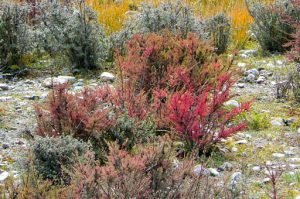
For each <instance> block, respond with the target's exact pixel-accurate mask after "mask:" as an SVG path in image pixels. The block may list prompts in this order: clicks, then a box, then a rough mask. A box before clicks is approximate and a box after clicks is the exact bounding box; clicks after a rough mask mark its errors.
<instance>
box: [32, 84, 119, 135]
mask: <svg viewBox="0 0 300 199" xmlns="http://www.w3.org/2000/svg"><path fill="white" fill-rule="evenodd" d="M111 93H112V91H111V89H110V88H109V87H101V88H98V89H95V90H92V89H85V90H84V91H82V92H80V93H77V94H72V93H70V92H69V91H68V88H67V85H59V86H57V87H56V88H55V89H54V90H53V93H52V94H50V95H49V99H48V102H47V103H46V104H45V105H44V106H36V115H37V123H38V126H37V134H38V135H40V136H46V135H47V136H60V135H72V136H74V137H76V138H81V139H84V140H86V138H88V137H97V136H98V135H99V133H101V132H103V131H105V130H106V129H108V128H110V127H111V126H112V125H114V123H115V118H114V117H113V115H110V112H111V110H112V107H113V106H112V102H113V101H112V99H111Z"/></svg>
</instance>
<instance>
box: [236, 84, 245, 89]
mask: <svg viewBox="0 0 300 199" xmlns="http://www.w3.org/2000/svg"><path fill="white" fill-rule="evenodd" d="M237 87H238V88H245V84H243V83H239V84H237Z"/></svg>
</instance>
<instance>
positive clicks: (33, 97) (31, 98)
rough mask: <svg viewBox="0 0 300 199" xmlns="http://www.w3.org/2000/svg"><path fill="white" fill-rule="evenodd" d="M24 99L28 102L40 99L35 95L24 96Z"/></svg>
mask: <svg viewBox="0 0 300 199" xmlns="http://www.w3.org/2000/svg"><path fill="white" fill-rule="evenodd" d="M24 99H28V100H38V99H40V97H39V96H37V95H26V96H24Z"/></svg>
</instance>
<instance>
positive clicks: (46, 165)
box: [32, 136, 90, 183]
mask: <svg viewBox="0 0 300 199" xmlns="http://www.w3.org/2000/svg"><path fill="white" fill-rule="evenodd" d="M89 148H90V146H89V144H87V143H84V142H81V141H78V140H77V139H74V138H72V137H70V136H63V137H58V138H53V137H38V138H37V139H36V140H35V141H34V143H33V146H32V149H33V154H34V165H35V168H36V170H37V172H38V173H39V174H40V175H41V176H42V177H43V178H44V179H50V180H54V181H55V182H58V183H60V182H63V183H68V182H69V180H70V176H69V174H68V173H67V172H64V169H66V170H71V169H72V166H74V164H75V163H76V158H77V156H81V155H83V154H84V153H85V152H86V151H87V150H88V149H89Z"/></svg>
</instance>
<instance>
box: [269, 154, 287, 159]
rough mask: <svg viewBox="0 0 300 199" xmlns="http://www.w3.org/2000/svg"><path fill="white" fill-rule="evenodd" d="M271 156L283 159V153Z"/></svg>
mask: <svg viewBox="0 0 300 199" xmlns="http://www.w3.org/2000/svg"><path fill="white" fill-rule="evenodd" d="M272 156H273V157H274V158H283V157H284V156H285V155H284V154H283V153H273V154H272Z"/></svg>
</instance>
